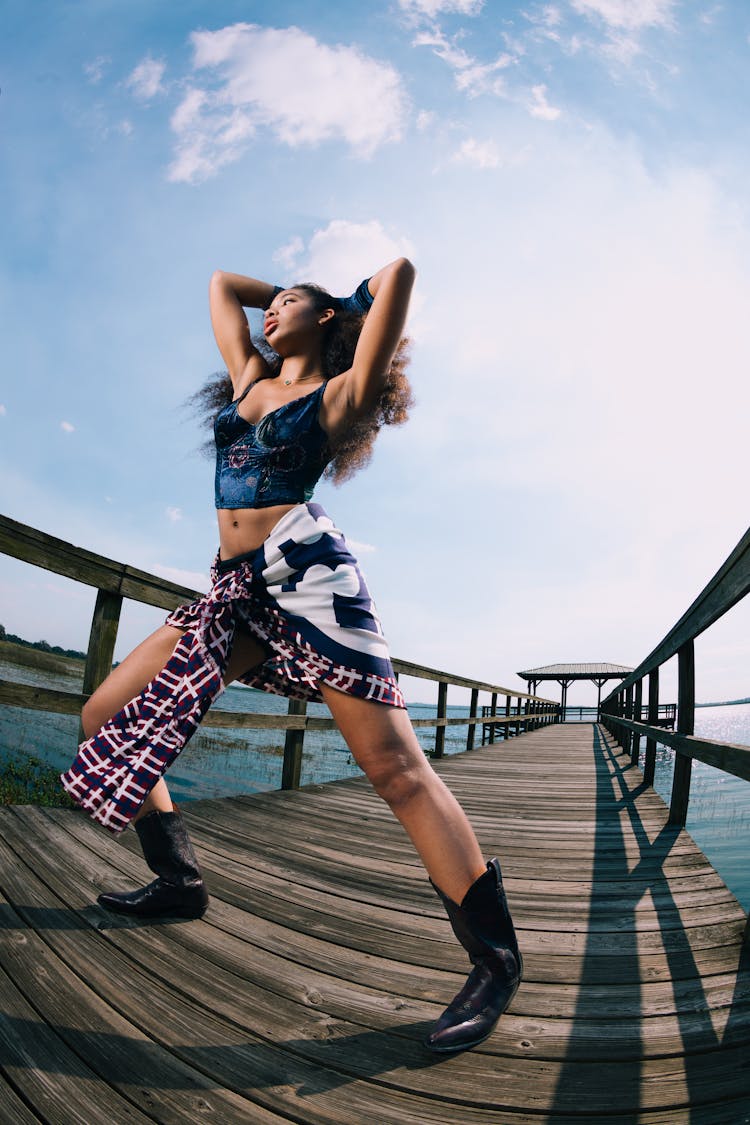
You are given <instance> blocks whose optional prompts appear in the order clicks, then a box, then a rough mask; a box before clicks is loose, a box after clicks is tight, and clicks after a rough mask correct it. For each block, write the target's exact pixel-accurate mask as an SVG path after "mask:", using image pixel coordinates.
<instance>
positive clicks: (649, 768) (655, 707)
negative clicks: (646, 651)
mask: <svg viewBox="0 0 750 1125" xmlns="http://www.w3.org/2000/svg"><path fill="white" fill-rule="evenodd" d="M658 718H659V669H658V668H654V670H653V672H649V674H648V721H649V726H653V725H654V724H655V723H656V721H657V720H658ZM655 772H656V740H655V739H653V738H651V737H649V738H647V739H646V759H645V761H644V763H643V780H644V781H645V783H646V785H653V784H654V773H655Z"/></svg>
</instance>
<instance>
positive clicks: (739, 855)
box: [0, 661, 750, 911]
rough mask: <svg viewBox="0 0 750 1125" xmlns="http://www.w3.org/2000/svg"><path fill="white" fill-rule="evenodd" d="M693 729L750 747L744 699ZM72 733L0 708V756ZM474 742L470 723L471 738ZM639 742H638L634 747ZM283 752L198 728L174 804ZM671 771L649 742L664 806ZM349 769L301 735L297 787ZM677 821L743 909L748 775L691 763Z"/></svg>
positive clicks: (232, 788) (314, 710)
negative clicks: (684, 807)
mask: <svg viewBox="0 0 750 1125" xmlns="http://www.w3.org/2000/svg"><path fill="white" fill-rule="evenodd" d="M0 677H4V678H7V679H10V680H16V681H21V682H23V683H32V684H39V685H42V686H46V687H52V688H57V689H59V690H62V691H80V690H81V674H80V673H79V672H77V671H76V670H71V671H70V672H68V673H67V674H58V673H54V674H53V673H49V672H44V673H39V672H38V671H33V670H31V669H27V668H22V667H18V666H17V665H15V664H13V665H10V664H4V663H3V662H2V661H0ZM217 706H218V707H220V708H222V709H223V710H228V711H262V712H268V713H272V714H286V710H287V701H286V700H285V699H282V698H281V697H277V696H272V695H267V694H266V693H264V692H257V691H253V689H252V688H246V687H242V686H232V687H230V688H228V689H227V691H226V692H225V693H224V695H222V697H221V699H220V700H219V701H218V703H217ZM308 711H309V713H310V714H312V715H315V714H319V715H327V714H328V712H327V709H326V708H325V707H323V706H322V705H318V704H311V705H310V706H309V707H308ZM409 713H410V714H411V716H412V717H413V718H415V719H417V718H420V719H421V718H431V717H434V716H435V714H436V708H435V706H434V705H431V704H422V703H416V704H410V705H409ZM448 714H449V716H455V717H460V718H463V717H467V716H468V714H469V709H468V707H449V708H448ZM695 728H696V729H695V733H696V734H697V735H701V736H702V737H704V738H711V739H717V740H720V741H726V742H737V743H741V744H743V745H748V746H750V705H748V704H743V705H736V706H731V707H705V708H703V707H701V708H698V709H697V710H696V720H695ZM467 731H468V728H467V727H465V726H461V725H457V726H455V727H446V731H445V753H446V754H455V753H457V752H459V751H461V750H463V749H465V747H466V735H467ZM417 737H418V739H419V741H420V743H421V745H422V746H423V747H424V749H425V750H431V749H432V747H433V746H434V744H435V731H434V729H430V728H429V727H424V728H419V727H418V728H417ZM77 738H78V719H77V717H76V716H72V715H54V714H49V713H47V712H41V711H27V710H24V709H22V708H17V707H4V708H2V709H0V759H3V758H7V757H10V756H13V757H16V756H18V754H19V753H25V754H31V755H34V756H35V757H37V758H40V759H42V760H43V761H45V762H48V763H49V764H50V765H51V766H53V767H54V768H55V769H59V770H63V769H65V768H66V767H67V766H68V765H69V764H70V761H71V759H72V757H73V756H74V754H75V750H76V742H77ZM479 741H480V732H479V729H477V744H479ZM644 747H645V742H644V741H643V740H642V742H641V749H642V750H643V749H644ZM283 753H284V732H283V731H265V730H248V731H244V730H243V731H232V730H226V729H222V728H211V727H208V726H204V727H203V729H202V730H200V731H199V732H198V734H196V736H195V737H194V738H193V740H192V741H191V742H190V744H189V746H188V747H187V748H186V750H185V752H184V753H183V754H182V755H181V756H180V757H179V758H178V759H177V761H176V762H175V763H174V765H173V766H172V768H171V769H170V771H169V784H170V789H171V790H172V792H173V794H174V796H175V797H176V799H177V800H181V801H186V800H192V799H196V798H199V797H223V796H230V795H232V794H236V793H252V792H262V791H266V790H269V789H278V788H279V785H280V783H281V765H282V758H283ZM641 764H642V762H641ZM673 769H674V751H672V750H669V749H667V748H666V747H663V746H662V747H658V748H657V761H656V775H655V779H654V788H655V789H656V791H657V792H658V793H659V795H660V796H661V797H662V798H663V799H664V800H665V801H666V802H667V803H669V799H670V793H671V786H672V774H673ZM359 775H360V770H359V768H358V767H357V765H356V764H355V763H354V762H353V761H352V758H351V755H350V754H349V751H348V750H347V748H346V745H345V743H344V742H343V740H342V739H341V737H340V735H339V734H338V733H337V732H336V731H309V732H307V733H306V734H305V742H304V752H303V757H302V778H301V780H302V784H303V785H307V784H313V783H316V784H317V783H321V782H324V781H332V780H336V779H337V778H343V777H357V776H359ZM686 827H687V829H688V831H689V832H690V834H691V835H692V837H693V839H694V840H695V842H696V843H697V844H698V846H699V847H700V848H701V850H702V851H703V852H705V854H706V855H707V856H708V858H709V860H710V861H711V863H712V864H713V865H714V867H715V868H716V869H717V871H718V872H719V873H720V874H721V876H722V878H723V879H724V881H725V882H726V883H727V885H728V886H729V887H730V889H731V890H732V891H733V892H734V894H735V895H736V896H737V898H738V899H739V901H740V902H741V903H742V905H743V907H744V908H745V910H749V911H750V864H748V862H747V843H746V841H747V839H748V829H749V828H750V782H747V781H742V780H740V779H739V778H736V777H732V776H730V775H729V774H724V773H722V772H721V771H720V770H717V769H714V768H713V767H712V766H706V765H703V763H702V762H694V763H693V774H692V783H691V789H690V804H689V807H688V820H687V825H686Z"/></svg>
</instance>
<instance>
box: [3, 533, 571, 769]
mask: <svg viewBox="0 0 750 1125" xmlns="http://www.w3.org/2000/svg"><path fill="white" fill-rule="evenodd" d="M0 552H2V553H4V554H6V555H10V556H12V557H13V558H16V559H21V560H22V561H24V562H27V563H30V564H32V565H34V566H39V567H43V568H44V569H46V570H51V571H52V572H53V573H55V574H60V575H63V576H64V577H66V578H72V579H74V580H75V581H77V582H82V583H84V584H86V585H88V586H93V587H95V588H96V590H97V595H96V604H95V606H94V614H93V619H92V622H91V633H90V636H89V645H88V652H87V656H86V663H85V667H84V674H83V686H82V691H81V692H64V691H56V690H53V689H51V688H44V687H35V686H32V685H29V684H20V683H16V682H15V681H9V680H1V679H0V703H4V704H7V705H10V706H14V707H24V708H29V709H32V710H37V711H53V712H57V713H60V714H68V715H72V714H79V713H80V710H81V707H82V706H83V704H84V703H85V701H86V699H87V698H88V697H89V695H91V693H92V692H93V691H94V690H95V689H96V688H97V687H98V685H99V684H100V683H101V682H102V680H103V679H104V678H105V677H106V676H107V675H108V674H109V671H110V669H111V668H112V661H113V656H114V650H115V642H116V640H117V629H118V625H119V620H120V611H121V608H122V603H123V600H124V599H125V598H129V599H131V600H132V601H136V602H141V603H143V604H145V605H152V606H156V607H158V608H160V609H165V610H171V609H175V608H176V607H177V606H179V605H184V604H185V602H190V601H193V600H195V598H198V597H200V596H201V595H200V592H198V591H196V590H190V589H188V588H187V587H185V586H178V585H177V584H175V583H174V582H169V581H167V579H165V578H159V577H157V576H156V575H154V574H148V573H147V572H146V571H142V570H137V569H136V568H135V567H131V566H126V565H125V564H124V563H119V562H114V561H113V560H112V559H107V558H104V557H102V556H101V555H96V554H94V553H93V552H91V551H86V550H84V549H83V548H81V547H75V546H73V545H72V544H71V543H66V542H65V541H64V540H62V539H56V538H55V537H54V536H52V535H47V534H46V533H45V532H43V531H38V530H36V529H35V528H33V527H28V526H27V525H26V524H22V523H18V522H16V521H15V520H12V519H9V518H8V517H7V516H0ZM393 667H394V669H395V671H396V674H397V675H399V676H401V675H404V676H413V677H415V678H416V679H421V680H431V681H433V682H436V683H437V685H438V698H437V708H436V715H435V717H434V718H424V719H412V723H413V725H414V726H415V727H434V728H435V744H434V748H433V749H432V751H431V757H433V758H441V757H442V756H443V754H444V752H445V731H446V728H447V727H450V726H462V727H468V732H467V736H466V749H467V750H471V749H473V746H474V731H475V728H476V726H477V724H478V723H483V722H484V721H485V720H484V717H483V715H481V714H480V713H479V696H480V693H483V692H485V693H489V695H490V697H491V702H490V704H489V710H490V711H491V713H493V714H495V713H496V712H497V702H498V698H499V697H501V696H503V697H505V698H506V699H508V700H510V698H511V696H512V697H514V698H517V699H518V700H519V701H520V702H519V706H522V707H523V708H525V710H524V716H523V724H524V727H523V729H524V730H531V729H534V728H535V727H538V726H542V725H546V724H547V723H550V722H554V721H557V717H558V712H559V704H557V703H554V702H552V701H551V700H549V699H542V698H539V697H538V696H532V695H523V694H521V695H519V693H518V692H517V691H512V690H511V689H509V688H504V687H501V686H499V685H498V684H492V683H485V682H483V681H480V680H473V679H469V678H467V677H465V676H457V675H453V674H452V673H449V672H441V671H438V670H437V669H436V668H427V667H424V666H422V665H420V664H413V663H411V662H409V661H407V660H398V659H394V660H393ZM449 686H452V687H461V688H468V689H469V691H470V692H471V697H470V698H471V702H470V705H469V714H468V716H449V715H448V688H449ZM306 709H307V704H306V703H304V702H303V701H299V700H294V699H290V700H289V704H288V713H287V714H286V715H278V714H268V713H260V712H250V711H248V712H236V711H222V710H220V709H219V708H213V709H211V710H210V711H209V712H208V714H207V715H206V718H205V719H204V720H203V725H204V726H210V727H225V728H226V727H233V728H244V729H246V730H248V729H256V730H257V729H265V730H283V731H285V741H284V758H283V764H282V773H281V788H282V789H293V788H296V787H297V786H298V785H299V783H300V773H301V767H302V749H303V743H304V736H305V731H308V730H310V731H323V730H335V729H336V724H335V723H334V721H333V719H332V718H327V717H325V716H318V715H308V714H307V713H306ZM498 721H499V722H501V721H503V720H502V717H501V718H499V719H498ZM514 721H515V720H514ZM490 741H494V739H491V740H490Z"/></svg>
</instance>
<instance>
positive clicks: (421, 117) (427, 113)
mask: <svg viewBox="0 0 750 1125" xmlns="http://www.w3.org/2000/svg"><path fill="white" fill-rule="evenodd" d="M436 117H437V114H435V113H434V112H433V111H432V110H430V109H422V110H420V111H419V113H418V114H417V129H418V130H419V131H420V133H423V132H424V131H425V129H429V128H430V126H431V125H433V124H434V122H435V118H436Z"/></svg>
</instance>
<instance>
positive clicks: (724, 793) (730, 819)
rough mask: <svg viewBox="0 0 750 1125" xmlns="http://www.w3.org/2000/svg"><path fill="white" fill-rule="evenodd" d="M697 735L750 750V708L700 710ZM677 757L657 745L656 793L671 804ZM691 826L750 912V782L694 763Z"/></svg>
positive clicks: (689, 814) (689, 824)
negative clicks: (735, 743)
mask: <svg viewBox="0 0 750 1125" xmlns="http://www.w3.org/2000/svg"><path fill="white" fill-rule="evenodd" d="M695 733H696V735H698V736H699V737H701V738H711V739H716V740H717V741H719V742H738V743H740V744H741V745H743V746H750V704H747V703H744V704H738V705H733V706H730V707H698V708H697V709H696V712H695ZM644 748H645V739H641V751H643V749H644ZM674 758H675V752H674V750H670V749H668V748H667V747H665V746H657V748H656V772H655V775H654V789H655V790H656V792H657V793H658V794H659V796H660V797H661V798H662V799H663V800H664V801H666V803H667V804H669V801H670V798H671V795H672V777H673V774H674ZM641 765H643V754H641ZM685 827H686V828H687V830H688V832H689V833H690V835H691V836H692V837H693V839H694V840H695V842H696V844H697V845H698V847H699V848H700V849H701V851H702V852H704V854H705V855H706V856H708V858H709V860H710V861H711V863H712V864H713V866H714V867H715V868H716V870H717V871H718V872H719V874H720V875H721V877H722V878H723V879H724V882H725V883H726V884H727V886H728V887H729V888H730V890H732V892H733V893H734V894H735V895H736V896H737V898H738V899H739V901H740V902H741V903H742V906H743V908H744V909H745V910H747V911H750V864H749V863H748V859H747V851H748V838H749V837H750V831H749V830H750V781H743V780H742V779H741V778H739V777H732V775H731V774H728V773H723V772H722V771H721V770H717V769H716V768H715V767H714V766H707V765H704V763H703V762H693V769H692V776H691V780H690V802H689V804H688V814H687V823H686V825H685Z"/></svg>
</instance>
